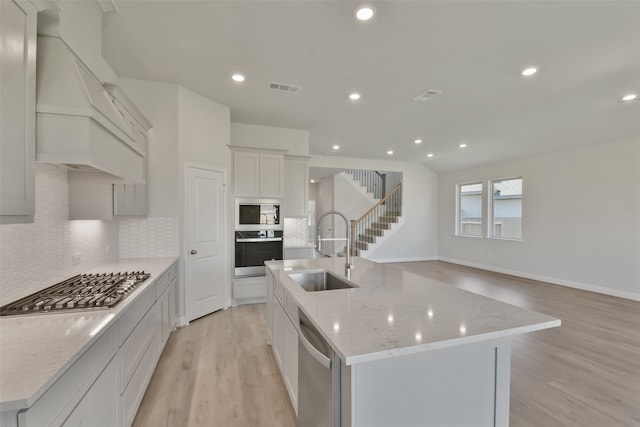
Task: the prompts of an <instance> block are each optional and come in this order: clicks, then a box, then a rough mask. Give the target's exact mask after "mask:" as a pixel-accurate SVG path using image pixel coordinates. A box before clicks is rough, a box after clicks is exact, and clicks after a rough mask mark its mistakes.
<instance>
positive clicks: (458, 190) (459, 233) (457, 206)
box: [454, 181, 485, 239]
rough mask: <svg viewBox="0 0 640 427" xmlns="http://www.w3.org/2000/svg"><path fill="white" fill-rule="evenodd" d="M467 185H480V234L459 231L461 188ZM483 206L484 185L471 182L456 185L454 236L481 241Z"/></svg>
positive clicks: (478, 182) (480, 182) (479, 182)
mask: <svg viewBox="0 0 640 427" xmlns="http://www.w3.org/2000/svg"><path fill="white" fill-rule="evenodd" d="M467 185H480V234H463V233H462V231H461V228H462V227H461V221H462V215H461V212H460V210H461V208H462V191H461V190H462V187H465V186H467ZM483 204H484V183H483V182H482V181H471V182H465V183H462V184H456V203H455V209H456V212H455V230H454V234H455V235H456V236H458V237H470V238H473V239H482V238H483V237H484V235H483V234H484V233H483V230H484V227H483V222H484V219H485V218H484V208H483Z"/></svg>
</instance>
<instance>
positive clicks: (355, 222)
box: [349, 183, 402, 255]
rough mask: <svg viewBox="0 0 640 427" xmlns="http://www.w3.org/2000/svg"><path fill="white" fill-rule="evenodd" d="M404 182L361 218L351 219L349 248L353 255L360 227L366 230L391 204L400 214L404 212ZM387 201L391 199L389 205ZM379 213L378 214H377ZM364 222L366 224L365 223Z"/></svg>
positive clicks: (361, 229)
mask: <svg viewBox="0 0 640 427" xmlns="http://www.w3.org/2000/svg"><path fill="white" fill-rule="evenodd" d="M401 189H402V183H399V184H398V185H396V186H395V188H394V189H393V190H391V191H390V192H389V194H387V195H386V196H384V197H383V198H382V199H380V200H379V201H378V202H377V203H376V204H375V205H373V206H371V207H370V208H369V209H368V210H367V211H366V212H365V213H363V214H362V215H361V216H360V218H358V219H352V220H351V247H350V248H349V250H350V251H351V254H352V255H353V254H354V253H355V246H356V240H357V235H358V231H357V230H358V228H360V231H364V230H366V228H367V226H369V225H372V224H373V223H374V222H375V221H376V220H377V219H378V218H379V217H380V215H381V213H383V212H381V210H382V209H384V212H386V211H387V208H388V207H389V206H393V207H394V208H396V209H395V211H396V212H397V213H398V215H401V213H402V198H401V197H402V191H400V190H401ZM387 201H389V202H390V203H389V205H387ZM375 214H377V215H375ZM363 224H364V225H363Z"/></svg>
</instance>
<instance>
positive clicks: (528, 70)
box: [522, 67, 539, 77]
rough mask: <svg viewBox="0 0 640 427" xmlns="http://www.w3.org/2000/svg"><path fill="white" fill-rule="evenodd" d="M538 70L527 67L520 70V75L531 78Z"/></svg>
mask: <svg viewBox="0 0 640 427" xmlns="http://www.w3.org/2000/svg"><path fill="white" fill-rule="evenodd" d="M538 70H539V68H538V67H528V68H525V69H524V70H522V75H523V76H525V77H529V76H533V75H534V74H535V73H537V72H538Z"/></svg>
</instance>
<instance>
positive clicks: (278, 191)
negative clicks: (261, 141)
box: [260, 153, 284, 198]
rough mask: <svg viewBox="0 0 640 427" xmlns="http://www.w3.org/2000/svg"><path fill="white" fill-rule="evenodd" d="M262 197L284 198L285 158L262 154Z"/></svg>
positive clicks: (280, 155)
mask: <svg viewBox="0 0 640 427" xmlns="http://www.w3.org/2000/svg"><path fill="white" fill-rule="evenodd" d="M260 197H277V198H282V197H284V156H283V155H282V154H269V153H260Z"/></svg>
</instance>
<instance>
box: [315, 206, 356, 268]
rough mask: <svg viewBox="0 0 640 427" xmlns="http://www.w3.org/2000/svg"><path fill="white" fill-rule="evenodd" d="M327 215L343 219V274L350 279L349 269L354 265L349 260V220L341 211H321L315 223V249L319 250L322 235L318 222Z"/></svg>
mask: <svg viewBox="0 0 640 427" xmlns="http://www.w3.org/2000/svg"><path fill="white" fill-rule="evenodd" d="M327 215H338V216H340V217H342V219H344V225H345V229H346V233H347V248H346V252H347V260H346V262H345V264H344V275H345V276H346V277H347V279H350V278H351V270H353V269H355V268H356V266H355V265H354V264H353V261H352V260H351V228H350V227H349V220H348V219H347V217H346V216H345V215H344V214H343V213H342V212H338V211H327V212H325V213H323V214H322V215H320V217H319V218H318V222H317V224H316V236H318V248H317V249H318V251H320V244H321V243H322V241H323V239H322V236H321V234H320V222H321V221H322V219H323V218H324V217H325V216H327Z"/></svg>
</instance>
